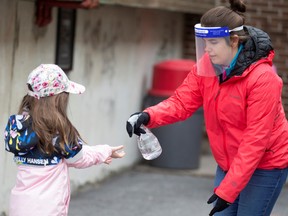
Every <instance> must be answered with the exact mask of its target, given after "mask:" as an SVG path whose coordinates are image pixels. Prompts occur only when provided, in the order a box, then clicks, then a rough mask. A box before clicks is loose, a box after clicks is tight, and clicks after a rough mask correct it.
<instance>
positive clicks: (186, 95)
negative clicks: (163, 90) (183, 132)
mask: <svg viewBox="0 0 288 216" xmlns="http://www.w3.org/2000/svg"><path fill="white" fill-rule="evenodd" d="M199 79H200V78H199V77H198V76H197V75H196V67H195V66H194V67H193V69H192V71H191V72H190V73H189V74H188V75H187V77H186V79H185V80H184V81H183V83H182V84H181V85H180V86H179V87H178V88H177V89H176V90H175V92H174V94H173V95H172V96H170V97H169V98H167V99H166V100H164V101H162V102H160V103H159V104H157V105H155V106H151V107H148V108H146V109H145V110H144V111H145V112H147V113H149V115H150V121H149V124H148V125H147V126H148V127H150V128H153V127H159V126H163V125H167V124H171V123H175V122H177V121H181V120H185V119H187V118H188V117H190V116H191V115H192V114H193V113H194V112H195V111H196V110H197V109H198V108H199V107H201V106H202V103H203V99H202V94H201V91H200V89H199Z"/></svg>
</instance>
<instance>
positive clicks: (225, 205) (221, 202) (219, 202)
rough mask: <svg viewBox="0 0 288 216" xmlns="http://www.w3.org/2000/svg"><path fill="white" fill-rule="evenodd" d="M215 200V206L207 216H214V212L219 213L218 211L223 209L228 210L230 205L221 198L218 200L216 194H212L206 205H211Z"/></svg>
mask: <svg viewBox="0 0 288 216" xmlns="http://www.w3.org/2000/svg"><path fill="white" fill-rule="evenodd" d="M215 200H217V201H216V204H215V206H214V208H213V209H212V210H211V212H210V214H209V216H212V215H214V214H215V213H216V212H220V211H223V210H224V209H226V208H228V207H229V206H230V205H231V203H229V202H227V201H225V200H223V199H222V198H220V197H219V196H217V195H216V194H213V195H212V196H211V197H210V198H209V200H208V201H207V203H208V204H211V203H213V202H214V201H215Z"/></svg>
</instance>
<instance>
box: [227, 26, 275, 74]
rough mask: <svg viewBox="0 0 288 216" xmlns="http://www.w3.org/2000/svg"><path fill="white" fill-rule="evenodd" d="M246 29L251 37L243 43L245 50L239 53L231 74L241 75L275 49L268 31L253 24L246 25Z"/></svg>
mask: <svg viewBox="0 0 288 216" xmlns="http://www.w3.org/2000/svg"><path fill="white" fill-rule="evenodd" d="M244 29H245V30H246V31H247V32H248V34H249V36H250V39H248V41H246V42H245V43H244V44H243V45H244V47H243V50H242V51H241V53H240V54H239V57H238V59H237V62H236V65H235V67H234V70H233V71H232V72H231V74H230V75H231V76H235V75H238V76H239V75H241V74H242V73H243V72H244V71H245V70H246V69H247V68H248V67H249V66H250V65H251V64H252V63H254V62H256V61H258V60H259V59H261V58H265V57H267V56H268V55H269V53H270V51H272V50H273V46H272V42H271V39H270V37H269V35H268V34H267V33H266V32H264V31H262V30H261V29H258V28H255V27H251V26H245V27H244Z"/></svg>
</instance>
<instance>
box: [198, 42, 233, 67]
mask: <svg viewBox="0 0 288 216" xmlns="http://www.w3.org/2000/svg"><path fill="white" fill-rule="evenodd" d="M204 41H205V52H207V53H208V55H209V57H210V60H211V61H212V63H213V64H218V65H223V66H229V65H230V63H231V61H232V59H233V57H234V56H235V54H236V53H237V49H236V51H235V49H233V48H232V46H231V45H230V43H229V42H228V41H227V40H226V39H225V38H205V39H204Z"/></svg>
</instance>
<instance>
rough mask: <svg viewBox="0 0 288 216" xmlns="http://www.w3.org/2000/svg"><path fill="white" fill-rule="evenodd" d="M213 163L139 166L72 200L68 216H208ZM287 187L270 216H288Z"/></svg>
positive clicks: (208, 159) (209, 159)
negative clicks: (189, 167)
mask: <svg viewBox="0 0 288 216" xmlns="http://www.w3.org/2000/svg"><path fill="white" fill-rule="evenodd" d="M215 167H216V164H215V162H214V160H213V158H212V157H211V156H209V155H207V156H202V157H201V163H200V168H199V169H197V170H175V169H167V168H166V169H165V168H156V167H151V166H148V165H145V164H142V165H138V166H136V167H134V168H132V169H130V170H127V171H124V172H122V173H120V174H116V175H114V176H111V177H110V178H108V179H106V180H105V181H103V182H102V183H99V184H96V185H93V186H92V185H90V186H86V187H84V188H83V189H82V190H81V191H79V192H78V193H77V194H74V195H73V196H72V198H71V203H70V210H69V216H86V215H87V216H88V215H89V216H90V215H93V216H94V215H95V216H176V215H181V216H208V214H209V212H210V210H211V208H212V206H211V205H208V204H206V202H207V199H208V198H209V197H210V196H211V194H212V191H213V176H214V170H215ZM287 198H288V185H287V184H286V186H285V188H284V190H283V191H282V193H281V195H280V198H279V200H278V202H277V204H276V206H275V208H274V210H273V213H272V215H271V216H287V215H288V205H287V204H288V202H287V200H288V199H287Z"/></svg>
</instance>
